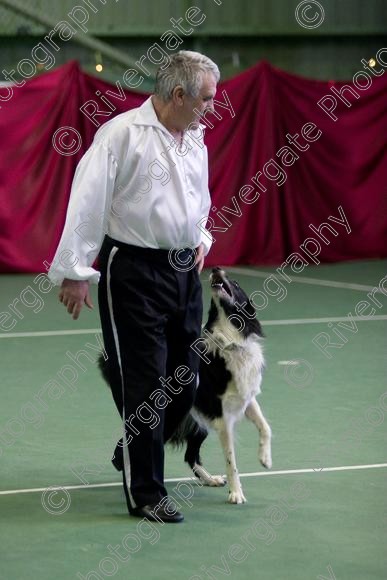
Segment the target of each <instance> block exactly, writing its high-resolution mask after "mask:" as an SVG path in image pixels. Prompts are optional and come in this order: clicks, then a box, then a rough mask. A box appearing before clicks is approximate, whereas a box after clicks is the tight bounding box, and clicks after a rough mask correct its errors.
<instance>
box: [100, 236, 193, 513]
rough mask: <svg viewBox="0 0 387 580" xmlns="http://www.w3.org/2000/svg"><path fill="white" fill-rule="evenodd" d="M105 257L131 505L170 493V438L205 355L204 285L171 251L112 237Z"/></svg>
mask: <svg viewBox="0 0 387 580" xmlns="http://www.w3.org/2000/svg"><path fill="white" fill-rule="evenodd" d="M99 261H100V268H101V279H100V283H99V288H98V302H99V309H100V317H101V325H102V332H103V338H104V344H105V349H106V353H107V355H108V365H109V375H110V384H111V389H112V394H113V398H114V401H115V404H116V406H117V409H118V411H119V413H120V414H121V417H122V419H123V423H124V425H123V440H121V441H120V442H118V444H117V447H116V451H115V465H116V467H118V468H119V469H120V468H122V471H123V480H124V490H125V495H126V499H127V504H128V509H129V511H131V510H132V509H133V508H135V507H142V506H144V505H146V504H150V503H157V502H159V501H160V500H161V499H162V498H163V497H164V496H166V495H167V492H166V489H165V487H164V442H166V441H167V440H168V439H169V437H170V436H171V435H172V433H173V432H174V430H175V429H176V427H177V425H178V424H179V422H180V421H181V419H182V418H183V417H184V416H185V414H186V413H187V412H188V411H189V409H190V407H191V406H192V403H193V398H194V393H195V389H196V384H197V382H196V380H197V378H196V377H197V372H198V366H199V357H198V356H197V354H196V353H195V352H194V351H193V349H192V348H191V345H192V343H193V342H194V341H195V340H196V339H197V338H198V337H199V336H200V332H201V320H202V289H201V283H200V279H199V274H198V272H197V269H196V267H194V268H192V269H190V270H188V271H179V270H177V269H175V267H174V266H172V265H171V264H170V263H169V260H168V251H167V250H153V249H148V248H140V247H135V246H129V245H127V244H123V243H121V242H116V241H114V240H111V239H110V238H109V237H106V238H105V240H104V243H103V246H102V248H101V251H100V255H99ZM160 379H162V380H163V381H161V380H160ZM120 463H121V465H120Z"/></svg>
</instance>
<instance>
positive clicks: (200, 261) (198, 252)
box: [195, 243, 204, 274]
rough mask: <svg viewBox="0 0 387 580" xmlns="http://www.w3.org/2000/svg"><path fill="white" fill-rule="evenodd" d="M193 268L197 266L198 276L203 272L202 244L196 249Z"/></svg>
mask: <svg viewBox="0 0 387 580" xmlns="http://www.w3.org/2000/svg"><path fill="white" fill-rule="evenodd" d="M195 266H197V269H198V272H199V274H200V273H201V271H202V270H203V266H204V244H203V243H202V244H200V246H198V247H197V248H196V260H195Z"/></svg>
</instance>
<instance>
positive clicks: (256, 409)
mask: <svg viewBox="0 0 387 580" xmlns="http://www.w3.org/2000/svg"><path fill="white" fill-rule="evenodd" d="M245 415H246V417H247V418H248V419H249V420H250V421H252V422H253V423H254V425H255V426H256V427H257V429H258V431H259V450H258V457H259V460H260V462H261V463H262V465H263V466H264V467H267V469H270V468H271V466H272V460H271V429H270V425H269V423H268V422H267V421H266V419H265V417H264V416H263V413H262V411H261V407H260V406H259V405H258V402H257V401H256V399H252V401H251V402H250V403H249V404H248V405H247V408H246V411H245Z"/></svg>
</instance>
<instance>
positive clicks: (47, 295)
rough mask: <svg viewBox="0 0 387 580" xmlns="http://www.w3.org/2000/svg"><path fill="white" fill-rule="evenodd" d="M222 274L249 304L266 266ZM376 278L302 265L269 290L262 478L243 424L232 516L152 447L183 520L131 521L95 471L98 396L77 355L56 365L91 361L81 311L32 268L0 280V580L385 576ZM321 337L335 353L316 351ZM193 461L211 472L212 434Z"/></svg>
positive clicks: (101, 449) (107, 436) (102, 402)
mask: <svg viewBox="0 0 387 580" xmlns="http://www.w3.org/2000/svg"><path fill="white" fill-rule="evenodd" d="M228 271H229V274H230V275H231V276H232V277H233V278H235V279H236V280H238V282H239V283H240V285H241V286H242V287H243V288H244V289H245V290H246V292H247V293H248V294H249V295H251V293H253V292H257V291H260V292H264V288H265V286H264V284H265V281H266V288H268V285H267V277H268V276H269V275H270V274H271V273H273V272H275V270H274V268H266V267H265V268H252V267H242V266H241V267H238V268H229V269H228ZM208 274H209V272H208V271H204V272H203V274H202V281H203V289H204V300H205V308H206V309H207V308H208V304H209V296H210V293H209V284H208ZM385 275H386V263H385V262H382V261H377V260H375V261H363V262H347V263H343V264H333V265H332V264H328V265H327V264H324V265H319V266H314V267H312V266H308V267H307V268H306V269H305V270H304V271H303V272H302V274H300V275H296V274H295V275H294V278H293V280H292V281H291V282H290V283H289V282H287V283H286V282H284V281H283V284H284V286H283V288H285V290H283V289H282V294H281V295H280V294H279V293H278V294H277V295H276V296H275V295H274V294H276V292H275V290H274V288H275V283H274V282H273V281H272V282H271V286H270V288H271V293H272V295H269V294H266V301H267V304H266V306H265V307H264V308H262V309H261V310H260V312H259V318H260V320H261V321H262V325H263V330H264V332H265V335H266V339H265V356H266V363H267V366H266V371H265V376H264V380H263V384H262V394H261V395H260V398H259V401H260V404H261V406H262V409H263V411H264V413H265V415H266V417H267V419H268V420H269V422H270V424H271V427H272V430H273V442H272V446H273V468H272V470H271V471H265V470H264V468H263V467H262V466H261V465H260V464H259V462H258V457H257V448H258V436H257V433H256V431H255V429H254V427H253V426H252V424H250V423H248V422H247V421H243V422H242V423H240V424H239V425H238V427H237V442H236V452H237V461H238V467H239V471H240V473H241V474H242V485H243V489H244V493H245V495H246V497H247V499H248V503H246V504H244V505H229V504H227V503H226V499H227V487H226V488H216V489H214V488H208V487H202V486H200V485H197V484H196V483H195V482H194V481H193V480H192V479H191V478H190V472H189V469H188V467H187V466H186V465H185V464H184V462H183V452H182V451H173V450H168V451H167V458H166V477H167V478H168V484H167V486H168V490H169V492H170V495H171V496H172V497H173V498H174V499H175V500H177V501H178V503H179V504H180V505H181V510H182V511H183V513H184V515H185V521H184V523H183V524H180V525H160V524H152V525H150V524H148V525H146V524H144V525H143V526H142V527H141V526H139V520H136V519H134V518H130V517H128V515H127V514H126V506H125V502H124V497H123V492H122V489H121V483H120V481H121V480H120V474H118V473H117V472H116V471H115V470H114V469H113V467H112V466H111V464H110V457H111V454H112V451H113V449H114V445H115V441H116V438H117V435H118V434H119V430H120V421H119V417H118V414H117V413H116V410H115V407H114V404H113V400H112V398H111V395H110V393H109V390H108V388H107V387H106V386H105V384H104V383H103V381H102V379H101V377H100V375H99V372H98V370H97V367H96V365H95V364H94V363H93V362H91V361H87V360H86V359H85V358H84V359H83V369H81V368H80V367H75V368H76V369H77V376H76V377H75V375H74V371H73V373H72V375H71V370H69V369H71V368H73V369H74V366H73V365H74V363H73V360H72V359H71V356H70V355H69V354H68V353H70V354H72V355H76V354H77V353H79V351H80V350H86V351H87V352H89V357H90V359H95V358H96V356H97V352H96V349H97V348H98V346H99V342H98V336H99V320H98V313H97V309H96V308H95V309H94V310H93V311H88V310H87V311H86V310H84V311H83V312H82V314H81V317H80V319H79V320H78V321H77V322H74V321H72V320H71V318H70V317H69V315H68V314H67V313H66V312H65V309H64V308H63V307H62V305H60V304H59V303H58V302H57V289H53V290H51V291H48V292H46V290H47V287H46V286H42V279H39V280H37V279H36V275H3V276H2V277H1V308H0V311H1V313H5V314H3V315H2V314H0V322H1V325H2V330H1V332H0V349H1V351H0V352H1V369H2V378H1V383H0V390H1V405H0V464H1V483H0V579H1V580H70V579H76V578H79V579H82V578H86V579H87V580H98V579H101V578H102V579H105V578H111V577H114V578H115V579H117V580H121V579H130V580H131V579H133V580H156V579H157V580H177V579H178V580H190V579H191V580H199V579H203V580H204V579H207V578H210V579H212V580H213V579H216V580H218V579H221V578H232V579H235V580H242V579H243V580H244V579H254V580H255V579H256V580H261V579H262V580H287V579H291V580H315V579H317V578H320V580H321V579H325V580H328V579H336V580H385V578H387V557H386V553H387V550H386V536H387V533H386V524H387V501H386V490H387V485H386V484H387V481H386V474H387V458H386V425H387V419H385V417H386V416H387V397H386V395H385V393H386V391H387V388H386V366H387V365H386V343H387V333H386V330H387V290H385V294H384V293H383V292H381V291H378V292H373V293H372V289H373V288H377V287H378V286H379V283H380V281H381V280H382V279H383V278H384V276H385ZM384 287H386V288H387V285H386V284H385V283H384ZM369 293H371V296H372V297H373V300H374V301H373V302H371V298H370V297H367V294H369ZM255 296H256V302H257V301H258V297H259V296H260V297H261V299H262V300H264V298H263V297H262V294H255ZM94 297H95V298H94V300H95V301H96V293H95V288H94ZM280 297H282V298H283V299H282V300H279V298H280ZM16 299H19V302H15V300H16ZM365 301H369V302H371V305H370V306H369V307H368V310H365V313H366V314H368V318H364V314H363V315H360V314H359V312H360V310H361V308H362V307H361V303H362V302H365ZM257 303H258V302H257ZM262 303H263V302H262ZM12 304H14V308H16V309H17V312H18V313H19V314H18V315H15V313H12V309H10V308H9V305H12ZM356 312H357V313H358V314H356ZM7 313H8V314H9V316H7ZM12 324H14V326H13V328H10V329H9V330H7V329H6V327H7V326H11V325H12ZM321 333H326V335H328V336H329V338H330V341H331V343H335V345H336V347H330V348H327V349H325V351H324V352H323V350H324V349H322V350H321V349H319V348H318V347H317V346H316V344H315V342H316V337H317V336H318V335H320V338H319V339H317V340H319V341H320V344H321V341H322V340H323V339H322V335H321ZM339 333H341V336H342V338H340V334H339ZM313 341H315V342H313ZM93 347H94V348H93ZM66 353H67V354H66ZM66 368H67V372H66ZM69 377H70V378H69ZM202 457H203V460H204V465H205V467H206V468H207V469H208V470H209V471H211V472H213V473H216V474H219V473H224V462H223V458H222V453H221V450H220V446H219V444H218V441H217V439H216V436H215V435H214V434H211V436H210V437H209V438H208V439H207V441H206V443H205V444H204V446H203V450H202ZM51 488H53V489H51Z"/></svg>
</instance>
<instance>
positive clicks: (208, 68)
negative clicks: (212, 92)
mask: <svg viewBox="0 0 387 580" xmlns="http://www.w3.org/2000/svg"><path fill="white" fill-rule="evenodd" d="M206 73H211V74H213V75H214V77H215V80H216V82H218V81H219V79H220V72H219V69H218V67H217V65H216V64H215V63H214V62H213V61H212V60H211V59H210V58H208V56H204V54H200V52H193V51H191V50H179V52H176V53H175V54H172V55H171V56H170V57H169V63H168V66H166V67H165V68H164V67H160V68H159V69H158V71H157V74H156V85H155V90H154V93H155V95H157V96H158V97H160V98H161V99H162V100H163V101H169V100H170V99H171V97H172V91H173V89H174V88H175V87H176V86H177V85H179V86H181V87H182V88H183V90H184V92H185V93H186V94H187V95H189V96H191V97H194V98H195V97H197V96H198V95H199V92H200V89H201V87H202V83H203V75H204V74H206Z"/></svg>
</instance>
